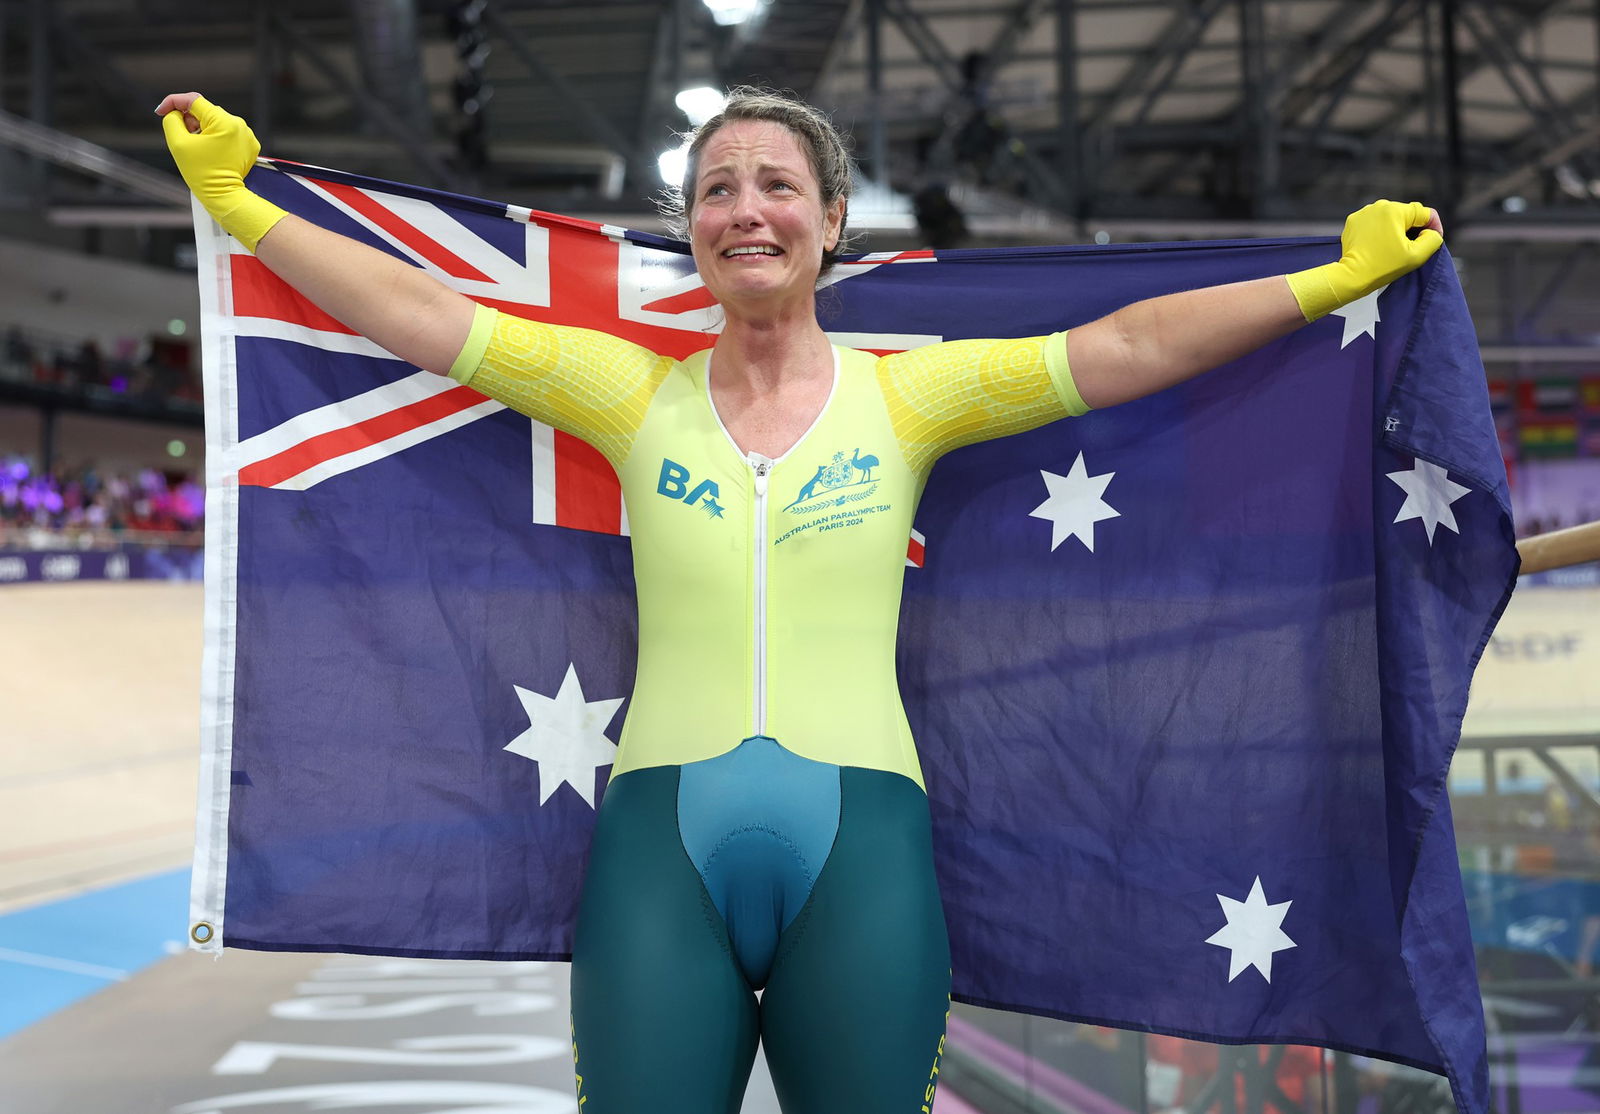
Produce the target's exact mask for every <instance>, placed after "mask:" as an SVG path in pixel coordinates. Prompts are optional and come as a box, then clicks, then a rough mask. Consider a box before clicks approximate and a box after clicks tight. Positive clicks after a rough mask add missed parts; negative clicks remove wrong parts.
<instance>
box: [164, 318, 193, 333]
mask: <svg viewBox="0 0 1600 1114" xmlns="http://www.w3.org/2000/svg"><path fill="white" fill-rule="evenodd" d="M188 331H189V323H188V322H187V321H185V320H184V319H183V318H181V317H174V318H173V319H172V320H171V321H168V322H167V332H169V333H171V334H172V335H173V336H175V337H181V336H182V335H183V334H184V333H186V332H188Z"/></svg>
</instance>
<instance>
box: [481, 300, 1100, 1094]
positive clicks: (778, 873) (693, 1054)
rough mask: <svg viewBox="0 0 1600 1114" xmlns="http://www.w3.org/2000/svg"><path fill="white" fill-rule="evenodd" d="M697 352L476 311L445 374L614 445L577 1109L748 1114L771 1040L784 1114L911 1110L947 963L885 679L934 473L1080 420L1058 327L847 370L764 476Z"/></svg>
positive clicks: (931, 1067)
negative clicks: (616, 698)
mask: <svg viewBox="0 0 1600 1114" xmlns="http://www.w3.org/2000/svg"><path fill="white" fill-rule="evenodd" d="M711 358H712V356H711V353H708V352H702V353H699V354H698V355H695V356H692V357H690V358H689V359H687V360H684V361H682V362H679V361H676V360H671V359H667V358H664V357H661V356H658V355H656V354H655V353H652V352H649V351H647V350H645V349H643V348H640V347H639V346H637V345H634V344H631V343H629V342H627V341H623V340H619V339H617V338H615V337H610V336H607V335H605V334H602V333H596V332H590V331H587V330H583V329H575V328H564V327H557V326H549V325H541V324H535V323H532V322H528V321H522V320H518V319H516V318H512V317H509V316H505V315H497V314H496V313H494V312H493V311H490V310H483V309H480V310H479V311H478V315H477V318H476V321H475V323H474V327H473V330H472V334H471V336H470V338H469V340H468V343H467V345H466V347H465V349H464V350H463V351H462V353H461V355H460V357H459V358H458V359H457V361H456V364H455V366H454V367H453V368H452V370H451V374H452V375H453V376H454V377H455V378H456V379H458V380H460V381H461V382H462V383H466V384H468V385H470V386H472V387H474V388H476V389H477V390H480V391H482V392H483V393H485V394H487V395H489V396H490V397H492V398H495V399H498V400H499V401H501V402H504V403H505V404H506V405H508V406H511V407H513V408H514V409H517V410H520V411H522V412H523V413H526V414H530V415H532V416H533V417H535V418H538V419H539V420H540V421H543V422H546V423H548V424H550V425H553V426H555V427H557V428H558V429H563V430H565V431H567V432H569V433H572V434H575V435H577V436H578V437H581V438H583V439H584V440H585V441H588V442H589V443H590V444H592V445H594V446H595V447H596V448H598V449H600V450H601V452H603V453H604V454H605V455H606V457H607V458H608V459H609V460H610V461H611V464H612V465H613V467H615V468H616V470H617V474H618V475H619V476H620V477H621V480H622V490H623V495H624V498H625V500H626V505H627V513H628V526H629V530H630V532H631V533H632V535H633V555H634V578H635V580H636V582H637V585H638V599H639V664H638V673H637V677H636V679H635V682H634V691H633V698H632V702H631V704H630V705H629V708H628V716H627V721H626V724H625V726H624V727H623V732H622V742H621V743H620V744H619V745H618V748H617V755H616V762H615V764H614V765H613V767H612V772H611V779H610V781H609V782H607V784H606V789H605V794H604V796H603V797H602V798H601V800H600V806H599V815H598V816H597V817H596V821H595V830H594V839H593V842H592V844H591V846H590V852H589V862H588V866H587V868H586V870H585V873H584V882H583V894H582V897H581V900H580V903H579V908H578V916H577V921H576V930H575V934H574V939H573V949H572V1025H573V1055H574V1066H575V1072H574V1074H575V1077H576V1081H577V1088H578V1103H579V1108H580V1109H582V1110H583V1111H584V1112H585V1114H639V1112H640V1111H646V1110H648V1111H651V1112H652V1114H737V1112H738V1110H739V1109H740V1105H741V1099H742V1096H743V1094H744V1089H745V1083H746V1081H747V1079H748V1078H749V1073H750V1068H751V1065H752V1063H753V1059H754V1056H755V1052H756V1047H757V1044H758V1043H759V1044H760V1045H761V1046H763V1047H764V1048H765V1050H766V1058H767V1065H768V1068H769V1069H770V1071H771V1075H772V1080H773V1085H774V1087H775V1088H776V1090H777V1093H778V1098H779V1100H780V1103H781V1105H782V1107H783V1109H784V1111H785V1114H893V1112H900V1111H903V1112H905V1114H912V1112H916V1114H926V1112H927V1111H928V1110H930V1109H931V1107H932V1103H933V1099H934V1093H935V1090H936V1087H937V1084H938V1075H939V1058H940V1055H941V1053H942V1051H943V1048H944V1034H945V1022H946V1019H947V1017H948V1010H949V1004H950V974H951V971H950V963H951V957H950V944H949V938H948V934H947V933H946V931H945V923H944V912H943V907H942V905H941V902H940V898H939V889H938V880H937V876H936V872H935V868H934V859H933V842H932V824H931V821H930V813H929V808H928V799H927V794H926V792H925V787H924V785H923V781H922V770H921V767H920V764H919V763H918V761H917V752H916V749H915V747H914V746H913V745H912V741H911V733H910V730H909V729H908V728H907V726H906V717H905V712H904V710H903V709H902V708H901V705H900V692H899V686H898V685H897V684H896V682H895V674H894V662H895V627H896V624H897V621H898V619H899V612H900V589H901V584H902V581H903V578H904V576H905V561H906V543H907V541H908V538H909V535H910V531H911V519H912V514H913V512H914V511H915V510H916V505H917V499H918V497H919V496H920V495H921V494H922V488H923V485H924V483H925V482H926V480H927V476H928V470H929V468H930V467H932V465H933V462H934V461H935V460H936V459H937V458H938V457H939V455H940V454H941V453H943V452H945V451H946V450H948V449H952V448H955V447H956V446H958V445H965V444H968V443H970V442H973V441H978V440H981V439H984V438H987V437H999V436H1001V435H1003V434H1007V433H1017V432H1020V431H1022V430H1024V429H1030V428H1032V427H1034V426H1037V425H1041V424H1043V423H1044V422H1048V421H1051V420H1053V419H1055V418H1059V417H1062V416H1064V415H1066V414H1068V413H1082V412H1083V410H1084V409H1085V407H1084V405H1083V402H1082V400H1081V399H1080V398H1079V397H1078V394H1077V391H1076V390H1075V389H1074V387H1073V385H1072V378H1071V376H1070V375H1069V374H1068V371H1067V358H1066V341H1065V334H1062V333H1056V334H1052V335H1051V336H1048V337H1041V338H1035V339H1032V340H990V341H956V342H952V343H948V344H939V345H934V346H931V347H928V348H921V349H917V350H915V351H912V352H907V353H902V354H899V355H894V356H888V357H884V358H882V359H880V358H877V357H875V356H873V355H871V354H869V353H865V352H857V351H853V350H850V349H844V348H835V349H834V359H835V372H834V385H833V390H832V393H831V395H830V396H829V398H828V401H827V404H826V405H825V406H824V407H823V409H822V412H821V413H820V414H819V415H818V416H817V419H816V421H815V422H814V423H813V424H812V426H811V428H810V429H809V430H807V431H806V433H805V434H804V435H803V436H802V437H801V438H800V439H799V440H798V441H797V442H796V443H795V445H794V446H793V447H792V448H791V449H789V451H788V452H786V453H784V454H783V456H781V457H779V458H778V459H776V460H771V459H768V458H766V457H763V456H760V455H758V454H755V453H749V454H746V453H741V452H740V451H739V449H738V447H737V446H736V445H735V444H734V442H733V439H732V438H731V437H730V436H729V435H728V433H727V431H726V429H724V428H723V425H722V422H721V421H720V420H719V419H718V417H717V413H716V409H715V407H714V406H713V405H712V401H711V392H710V389H709V386H708V375H709V361H710V359H711ZM757 989H761V990H762V995H761V997H760V998H759V999H757V998H756V996H755V991H756V990H757Z"/></svg>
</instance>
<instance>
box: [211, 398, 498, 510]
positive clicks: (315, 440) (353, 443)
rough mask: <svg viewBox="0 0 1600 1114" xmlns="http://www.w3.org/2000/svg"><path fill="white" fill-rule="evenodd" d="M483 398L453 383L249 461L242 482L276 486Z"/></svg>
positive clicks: (241, 470) (476, 402) (470, 406)
mask: <svg viewBox="0 0 1600 1114" xmlns="http://www.w3.org/2000/svg"><path fill="white" fill-rule="evenodd" d="M482 401H483V395H481V394H479V393H478V392H477V391H475V390H473V389H472V388H471V387H452V388H451V389H450V390H448V391H443V392H441V393H440V394H436V395H434V396H433V397H431V398H425V399H421V400H419V401H417V402H413V403H411V404H410V405H409V406H402V407H400V408H399V409H398V410H391V411H389V412H388V413H387V414H379V415H377V416H376V417H372V418H368V419H367V420H366V421H364V422H357V423H356V424H355V425H351V426H345V427H344V428H343V429H332V430H329V431H328V432H327V433H319V434H318V435H317V436H315V437H308V438H307V439H306V440H304V441H302V442H300V443H299V444H298V445H295V446H292V447H291V448H287V449H285V450H283V451H282V452H281V453H277V454H276V455H274V456H269V457H267V458H266V459H265V460H258V461H256V462H255V463H254V464H247V465H246V466H245V467H243V468H241V469H239V482H240V483H241V484H245V485H247V486H251V487H272V486H274V485H276V484H280V483H282V482H283V481H285V480H288V479H292V478H293V477H295V476H298V475H299V474H300V473H302V472H304V471H306V470H307V469H309V468H314V467H316V466H317V465H319V464H324V463H326V462H327V461H330V460H333V459H334V458H336V457H341V456H344V455H345V454H346V453H352V452H355V451H356V450H357V449H364V448H366V447H367V446H369V445H376V444H379V443H380V442H383V441H387V440H388V439H389V438H391V437H396V436H398V435H400V434H402V433H409V432H411V431H412V430H415V429H420V428H421V427H423V426H425V425H428V424H429V423H430V422H436V421H438V420H439V419H441V418H448V417H450V415H452V414H458V413H460V412H461V411H463V410H468V409H470V408H472V407H474V406H476V405H478V403H480V402H482Z"/></svg>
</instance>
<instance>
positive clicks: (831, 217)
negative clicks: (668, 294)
mask: <svg viewBox="0 0 1600 1114" xmlns="http://www.w3.org/2000/svg"><path fill="white" fill-rule="evenodd" d="M843 218H844V201H843V199H840V200H838V201H836V202H834V204H833V205H831V206H828V207H827V209H826V210H824V208H823V204H822V196H821V190H820V188H819V187H818V185H817V178H816V175H815V174H814V173H813V172H812V170H811V161H810V160H809V159H808V158H807V157H806V152H805V147H804V145H803V143H802V142H801V140H800V138H799V137H798V136H796V135H795V134H794V133H793V132H791V131H790V130H789V129H788V128H786V127H784V126H783V125H782V124H775V123H770V122H768V121H764V120H736V121H734V122H733V123H731V124H726V125H724V126H723V127H722V128H721V129H719V130H718V131H717V132H716V134H714V135H713V136H712V137H711V138H710V139H709V140H708V141H707V142H706V145H705V147H704V148H703V149H702V150H701V152H700V164H699V172H698V174H697V178H696V182H695V184H694V196H693V199H692V208H691V210H690V218H689V241H690V244H691V246H692V247H693V249H694V261H695V266H696V267H697V268H698V269H699V271H700V277H701V278H702V279H703V280H704V281H705V284H706V287H707V289H709V290H710V291H711V293H712V294H713V295H714V296H715V297H716V299H717V301H719V302H721V303H722V304H723V305H724V306H734V307H739V306H750V307H751V308H760V307H762V306H763V305H774V304H777V303H781V302H784V301H787V300H790V299H794V298H804V299H807V300H809V299H810V298H811V297H812V294H813V293H814V291H815V289H816V282H817V274H818V272H819V271H820V270H821V268H822V251H823V249H824V248H830V249H831V248H832V247H834V245H836V244H837V243H838V242H839V226H840V224H841V222H842V220H843Z"/></svg>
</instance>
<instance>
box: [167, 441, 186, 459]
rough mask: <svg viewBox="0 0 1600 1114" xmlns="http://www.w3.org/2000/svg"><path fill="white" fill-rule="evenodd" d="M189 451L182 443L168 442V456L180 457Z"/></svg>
mask: <svg viewBox="0 0 1600 1114" xmlns="http://www.w3.org/2000/svg"><path fill="white" fill-rule="evenodd" d="M188 451H189V446H188V445H185V444H184V443H183V442H182V441H176V440H174V441H168V442H167V455H168V456H170V457H180V456H182V455H183V454H184V453H186V452H188Z"/></svg>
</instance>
